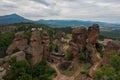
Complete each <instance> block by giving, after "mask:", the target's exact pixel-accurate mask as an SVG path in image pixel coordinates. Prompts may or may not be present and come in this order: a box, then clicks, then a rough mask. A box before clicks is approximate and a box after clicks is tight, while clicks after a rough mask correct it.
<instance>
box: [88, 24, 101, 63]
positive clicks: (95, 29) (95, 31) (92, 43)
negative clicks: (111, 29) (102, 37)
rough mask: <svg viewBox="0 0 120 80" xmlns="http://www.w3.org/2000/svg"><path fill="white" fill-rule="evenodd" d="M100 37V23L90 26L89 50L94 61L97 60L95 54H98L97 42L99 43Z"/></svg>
mask: <svg viewBox="0 0 120 80" xmlns="http://www.w3.org/2000/svg"><path fill="white" fill-rule="evenodd" d="M98 37H99V25H98V24H93V25H92V26H91V27H89V28H88V37H87V46H86V47H87V50H88V51H89V55H90V56H91V61H92V63H94V62H96V59H95V56H96V55H98V54H96V53H98V51H97V48H96V44H97V43H98Z"/></svg>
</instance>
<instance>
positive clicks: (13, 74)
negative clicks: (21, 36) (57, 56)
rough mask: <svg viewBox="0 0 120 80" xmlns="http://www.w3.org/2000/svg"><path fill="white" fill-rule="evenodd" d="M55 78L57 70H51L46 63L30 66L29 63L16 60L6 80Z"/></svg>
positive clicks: (44, 79) (46, 79) (45, 79)
mask: <svg viewBox="0 0 120 80" xmlns="http://www.w3.org/2000/svg"><path fill="white" fill-rule="evenodd" d="M55 76H56V72H55V70H53V69H52V68H50V67H49V66H48V65H47V63H46V62H45V61H42V62H41V63H39V64H35V65H30V64H28V63H27V61H19V62H16V61H15V59H14V60H13V62H12V64H11V70H10V72H9V74H8V75H7V76H5V80H51V79H52V78H53V77H55Z"/></svg>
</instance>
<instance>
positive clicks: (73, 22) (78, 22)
mask: <svg viewBox="0 0 120 80" xmlns="http://www.w3.org/2000/svg"><path fill="white" fill-rule="evenodd" d="M37 23H43V24H48V25H52V26H74V27H75V26H87V27H89V26H91V25H92V24H94V23H96V24H99V25H100V26H101V27H120V24H111V23H106V22H95V21H82V20H39V21H37Z"/></svg>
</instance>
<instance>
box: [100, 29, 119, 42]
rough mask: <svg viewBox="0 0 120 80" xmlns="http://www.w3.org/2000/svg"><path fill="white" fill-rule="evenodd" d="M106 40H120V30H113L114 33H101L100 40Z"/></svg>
mask: <svg viewBox="0 0 120 80" xmlns="http://www.w3.org/2000/svg"><path fill="white" fill-rule="evenodd" d="M104 38H111V39H114V40H120V30H112V31H109V32H108V31H101V32H100V39H101V40H103V39H104Z"/></svg>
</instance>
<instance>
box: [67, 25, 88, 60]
mask: <svg viewBox="0 0 120 80" xmlns="http://www.w3.org/2000/svg"><path fill="white" fill-rule="evenodd" d="M86 39H87V30H86V28H84V27H77V28H74V29H73V31H72V40H71V41H70V42H69V48H68V53H72V54H73V56H74V58H75V59H77V58H78V54H79V53H83V52H84V50H85V47H86Z"/></svg>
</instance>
